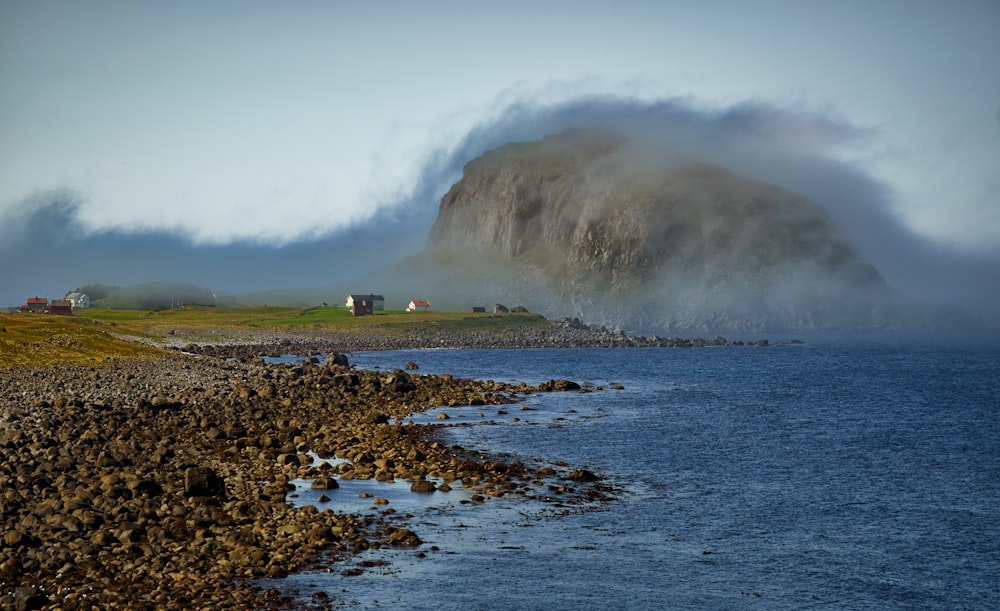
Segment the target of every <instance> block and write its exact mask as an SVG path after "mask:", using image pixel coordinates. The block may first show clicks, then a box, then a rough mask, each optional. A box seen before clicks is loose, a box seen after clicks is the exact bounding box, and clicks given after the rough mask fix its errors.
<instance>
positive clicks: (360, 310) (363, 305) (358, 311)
mask: <svg viewBox="0 0 1000 611" xmlns="http://www.w3.org/2000/svg"><path fill="white" fill-rule="evenodd" d="M347 307H349V308H350V309H351V314H352V315H353V316H370V315H371V314H374V313H375V312H377V311H380V310H385V297H383V296H382V295H375V294H368V295H348V296H347Z"/></svg>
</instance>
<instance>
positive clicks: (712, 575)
mask: <svg viewBox="0 0 1000 611" xmlns="http://www.w3.org/2000/svg"><path fill="white" fill-rule="evenodd" d="M351 361H352V363H353V364H355V365H357V366H358V367H361V368H373V369H374V368H381V369H387V370H391V369H395V368H402V367H403V366H404V364H405V363H406V362H408V361H414V362H416V363H417V364H418V365H419V367H420V369H419V370H418V371H417V372H416V373H450V374H452V375H455V376H459V377H471V378H479V379H495V380H500V381H510V382H520V381H525V382H528V383H530V384H538V383H540V382H543V381H546V380H549V379H553V378H567V379H571V380H574V381H577V382H580V383H583V384H589V385H590V386H592V387H594V388H597V387H601V388H603V390H593V391H592V392H584V393H580V392H568V393H545V394H539V395H533V396H530V397H524V398H522V399H521V403H519V404H516V405H515V406H512V407H511V408H510V409H504V410H503V411H505V412H506V413H501V411H500V410H498V409H497V408H496V407H488V406H479V407H476V408H466V409H464V410H463V409H456V408H439V409H435V410H432V411H431V412H428V413H427V414H426V415H424V416H414V417H413V418H411V419H410V420H414V421H415V422H421V421H422V422H431V421H435V418H434V417H435V415H436V414H437V413H438V412H440V411H445V412H446V413H449V415H450V416H451V417H450V418H449V419H448V420H447V421H446V422H448V423H449V424H453V425H454V426H451V427H449V428H447V429H444V430H443V431H442V436H443V437H444V439H445V440H446V441H447V442H448V443H451V444H460V445H462V446H465V447H469V448H474V449H477V450H481V451H487V452H492V453H496V454H503V455H506V456H507V457H508V458H509V459H511V460H513V459H520V460H524V461H526V462H529V463H531V464H544V463H545V462H560V463H566V464H569V465H573V466H579V467H585V468H588V469H590V470H592V471H594V472H596V473H599V474H600V475H601V476H603V477H605V478H607V481H608V482H610V483H611V484H612V485H613V486H614V487H615V488H616V489H617V492H616V494H615V497H616V498H615V500H613V501H611V502H610V503H606V504H600V505H594V506H589V507H571V508H555V507H551V506H547V505H545V504H544V503H541V502H537V501H527V500H524V499H519V498H515V497H504V498H500V499H490V500H488V501H487V502H486V503H485V504H483V505H472V504H468V503H462V502H461V500H463V499H464V498H466V497H463V496H462V491H461V490H459V491H457V493H458V494H457V495H456V496H449V495H453V494H455V493H434V494H433V495H431V496H430V498H428V497H422V498H421V500H420V501H419V502H417V503H410V504H407V500H406V499H407V498H408V497H409V495H407V494H399V495H396V496H394V497H393V501H392V502H391V504H393V505H394V509H395V510H396V511H397V512H398V515H400V516H401V517H400V518H399V519H400V520H401V522H403V523H405V524H406V525H407V526H408V527H409V528H411V529H412V530H414V531H416V532H417V533H418V534H419V536H420V537H421V538H422V539H423V540H424V544H423V545H422V546H421V547H420V548H418V549H417V550H386V549H382V550H378V551H374V552H369V553H368V554H367V555H366V556H364V557H365V558H367V559H372V558H378V559H380V560H383V561H384V562H385V563H386V564H385V566H381V567H374V568H369V569H367V570H365V571H363V572H362V574H361V575H359V576H351V577H348V576H343V575H341V571H342V570H343V569H346V568H350V567H352V566H354V563H356V562H357V561H358V559H357V558H353V559H349V560H346V561H344V562H343V563H340V564H337V565H334V566H333V567H331V568H332V570H330V572H306V573H302V574H298V575H294V576H292V577H290V578H288V579H287V580H284V581H283V583H282V584H281V587H282V588H283V589H285V590H286V591H289V592H294V593H297V594H298V595H300V596H301V597H302V598H301V600H302V601H303V604H305V603H306V602H307V601H308V600H309V599H310V596H312V595H313V594H315V593H316V592H320V591H322V592H325V593H327V594H328V595H329V596H330V597H331V599H332V600H333V601H334V603H335V605H336V606H342V607H343V608H385V609H398V608H413V609H432V608H433V609H597V608H602V609H639V608H643V609H649V608H684V609H733V608H747V609H789V608H795V609H808V608H824V609H826V608H851V609H861V608H873V609H874V608H878V609H885V608H899V609H915V608H916V609H924V608H925V609H996V608H1000V413H998V410H1000V342H998V341H992V340H989V339H986V340H983V339H978V340H976V339H961V340H959V339H944V338H934V339H929V340H914V339H905V340H904V339H898V338H896V339H881V340H877V339H865V340H857V339H855V340H851V341H847V340H825V341H824V340H816V341H807V342H806V343H805V344H786V345H771V346H768V347H713V348H697V349H669V348H668V349H646V348H631V349H629V348H625V349H534V350H415V351H393V352H366V353H356V354H354V355H352V356H351ZM616 384H617V385H621V386H622V387H623V388H622V389H619V390H615V389H612V386H613V385H616ZM518 405H520V406H521V407H524V408H526V409H523V410H519V409H518ZM437 422H440V421H437ZM370 484H372V485H381V484H376V483H374V482H371V483H370ZM387 486H392V485H391V484H389V485H387ZM396 486H401V484H396ZM374 494H376V495H377V494H379V491H377V490H376V491H374ZM331 496H332V495H331ZM347 496H351V494H350V493H345V495H343V497H344V498H343V499H342V500H343V503H344V506H343V508H344V509H346V510H350V511H358V510H361V511H364V510H365V509H366V508H364V507H359V506H358V503H357V501H356V500H355V501H353V504H352V501H350V500H349V499H347ZM353 496H355V497H356V496H357V495H353ZM303 502H308V500H307V501H303ZM338 502H340V501H339V500H338V499H337V498H334V499H332V501H331V503H332V504H333V507H332V508H335V509H340V508H341V507H340V506H339V505H337V503H338ZM367 509H370V510H372V511H374V510H375V508H374V507H369V508H367ZM405 515H410V516H412V517H410V518H405V517H402V516H405ZM418 552H423V553H422V554H418ZM379 564H381V563H379ZM355 572H356V571H355Z"/></svg>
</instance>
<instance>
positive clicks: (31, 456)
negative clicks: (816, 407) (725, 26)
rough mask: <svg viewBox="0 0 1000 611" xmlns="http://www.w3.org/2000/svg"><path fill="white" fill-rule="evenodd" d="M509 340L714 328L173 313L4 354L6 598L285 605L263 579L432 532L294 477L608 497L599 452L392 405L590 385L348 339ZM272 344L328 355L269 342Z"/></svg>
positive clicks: (0, 435)
mask: <svg viewBox="0 0 1000 611" xmlns="http://www.w3.org/2000/svg"><path fill="white" fill-rule="evenodd" d="M181 337H184V338H185V339H183V340H181V339H179V338H181ZM724 341H725V340H721V338H720V339H719V340H716V343H718V342H724ZM501 342H505V344H504V345H506V346H509V347H543V346H550V345H577V344H580V343H585V344H587V345H595V346H596V345H661V344H662V343H663V342H676V344H669V345H701V344H708V343H711V342H701V343H699V342H695V343H691V342H686V341H682V340H661V339H660V338H629V337H628V336H625V335H624V334H621V333H615V332H610V331H607V330H600V329H592V328H588V327H585V326H583V325H579V324H578V323H576V322H575V321H568V322H566V323H565V324H563V325H562V326H561V328H560V329H556V330H551V331H544V332H534V334H531V333H529V334H528V335H525V336H524V337H517V336H507V337H500V336H497V337H493V336H489V335H488V334H487V335H484V336H477V335H465V336H463V335H462V334H460V333H444V334H436V335H435V334H434V332H433V331H426V332H424V331H422V332H419V333H415V334H411V335H409V336H395V337H389V336H384V337H380V336H377V335H367V336H366V335H361V334H336V333H328V334H319V335H307V334H280V333H271V334H258V335H253V336H246V335H244V336H243V338H242V339H241V340H240V341H233V342H230V343H206V342H197V341H190V334H186V333H184V332H169V333H167V334H166V336H165V343H166V346H167V348H166V349H164V350H163V351H162V354H161V355H160V356H158V357H157V358H153V359H108V360H107V361H106V362H105V363H104V364H103V365H99V366H68V365H67V366H54V367H13V368H4V369H0V490H2V493H0V520H2V521H0V530H2V531H3V538H2V540H0V608H15V609H41V608H53V609H55V608H58V609H114V608H122V609H124V608H177V609H181V608H202V609H209V608H234V607H236V608H281V607H283V606H287V605H288V604H290V602H291V601H290V599H288V598H286V597H285V596H283V595H282V594H281V593H280V592H278V591H276V590H273V589H263V588H261V587H258V586H257V585H255V581H254V578H257V577H283V576H285V575H288V574H289V573H290V572H294V571H296V570H300V569H303V568H306V567H316V566H322V565H323V563H324V562H327V563H328V562H330V561H331V560H333V559H336V558H343V557H344V556H345V555H347V554H351V553H356V552H358V551H362V550H366V549H371V548H373V547H379V546H404V547H412V548H414V549H415V550H418V551H416V552H415V553H419V546H420V545H421V541H420V538H419V533H418V532H412V531H410V530H408V529H407V528H405V526H404V525H402V524H401V523H400V522H398V521H397V520H395V519H394V517H393V515H392V512H391V511H387V512H384V513H382V514H377V515H375V516H372V515H364V516H362V515H352V514H350V513H343V512H340V511H335V510H329V509H324V510H318V509H317V508H316V507H313V506H305V507H298V508H296V507H293V506H292V505H291V504H289V503H288V502H287V498H286V496H287V494H288V492H289V491H290V490H293V489H294V486H292V485H291V484H290V482H291V480H294V479H300V478H307V479H311V480H313V484H312V486H313V487H314V488H321V489H324V490H329V491H330V492H329V493H328V494H329V496H331V497H335V495H336V488H338V484H337V480H338V479H347V478H355V479H376V480H379V481H396V482H399V483H401V484H408V485H409V486H411V487H412V490H413V493H414V494H420V493H421V491H432V490H434V489H435V488H437V489H439V490H441V491H442V492H444V491H446V490H447V489H448V485H447V483H448V482H455V481H457V480H460V481H461V483H462V486H463V487H464V488H465V489H467V490H469V491H471V492H473V495H472V497H471V502H474V503H482V502H488V500H489V498H491V497H496V496H503V495H517V494H522V495H533V494H535V493H536V492H537V491H538V490H542V489H545V490H546V491H551V490H557V491H559V493H560V494H562V495H563V497H562V498H561V501H562V502H566V503H573V502H574V499H578V500H582V499H589V500H593V499H595V498H597V499H599V498H603V497H604V495H606V494H607V492H608V490H607V488H606V487H605V486H604V485H603V484H602V482H600V481H599V480H597V479H596V478H595V477H594V476H593V474H591V473H590V472H588V471H586V470H583V469H580V468H575V467H572V466H567V465H544V466H538V465H534V466H532V467H528V466H526V465H524V464H522V463H521V462H519V461H517V460H513V461H511V460H501V459H498V458H497V457H492V456H483V455H479V454H477V453H474V452H471V451H468V450H465V449H463V448H460V447H457V446H452V447H446V446H445V445H444V444H442V443H440V442H439V441H437V440H436V439H435V437H434V434H433V430H434V428H435V427H434V426H433V425H424V426H418V425H409V424H408V425H403V424H399V423H394V422H396V420H395V419H400V418H402V417H404V416H406V415H408V414H411V413H413V412H416V411H422V410H427V409H430V408H433V407H435V406H448V405H492V404H505V403H511V402H514V401H515V400H516V397H517V396H518V395H519V394H522V393H529V392H549V391H560V390H563V391H571V390H576V389H578V388H579V386H578V385H577V384H575V383H573V382H569V381H566V380H552V381H550V382H547V383H544V384H541V385H539V386H537V387H531V386H527V385H525V384H520V385H517V386H513V385H506V384H499V383H495V382H491V381H474V380H466V379H457V378H453V377H452V376H449V375H422V374H420V373H419V370H418V365H417V364H413V367H412V368H411V370H410V371H403V370H396V371H365V370H359V369H357V368H354V367H352V366H351V365H350V362H349V357H348V356H347V355H345V354H343V352H346V351H350V350H361V349H387V348H401V347H439V346H440V347H463V346H480V347H485V346H491V347H496V346H497V345H500V343H501ZM727 343H728V342H727ZM664 345H668V344H664ZM275 354H312V355H322V356H313V357H311V358H308V359H305V361H304V362H302V363H297V364H291V363H277V364H269V363H268V362H266V361H265V360H264V359H263V358H261V357H263V356H267V355H275ZM314 455H318V456H319V457H321V458H334V457H336V458H340V459H343V460H342V461H338V464H337V465H336V466H331V465H330V464H328V463H322V462H319V463H317V462H315V461H314V459H313V456H314ZM431 480H433V481H431ZM435 482H437V483H435ZM546 494H550V492H546Z"/></svg>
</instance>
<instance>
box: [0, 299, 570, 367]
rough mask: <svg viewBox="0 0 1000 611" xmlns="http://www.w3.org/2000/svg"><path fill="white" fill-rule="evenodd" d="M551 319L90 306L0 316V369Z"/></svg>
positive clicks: (495, 330) (506, 326)
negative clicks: (167, 348) (172, 349)
mask: <svg viewBox="0 0 1000 611" xmlns="http://www.w3.org/2000/svg"><path fill="white" fill-rule="evenodd" d="M556 326H557V324H556V323H554V322H552V321H549V320H547V319H545V318H544V317H542V316H539V315H537V314H527V313H515V314H488V313H467V312H404V311H387V312H378V313H376V314H375V315H373V316H363V317H357V318H355V317H353V316H351V314H350V311H348V310H347V309H346V308H336V307H316V308H307V309H297V308H283V307H277V308H276V307H259V308H212V307H202V306H186V307H183V308H177V309H173V310H150V311H145V310H103V309H91V310H84V311H83V312H79V313H77V314H76V315H74V316H50V315H44V314H0V366H7V367H10V366H18V365H55V364H69V365H96V364H99V363H101V362H103V361H104V360H106V359H109V358H130V357H150V356H155V355H156V354H157V353H158V350H157V348H156V345H157V344H162V345H166V344H168V343H172V344H176V343H178V342H199V343H219V344H226V343H240V342H246V341H253V338H255V337H258V336H259V334H261V333H268V334H288V335H293V336H303V335H330V334H333V335H337V334H349V335H352V336H355V337H357V336H372V337H397V336H405V335H409V334H412V333H414V332H427V333H444V334H448V335H456V334H458V335H463V334H477V333H489V334H504V333H516V332H518V331H527V330H544V329H550V328H554V327H556Z"/></svg>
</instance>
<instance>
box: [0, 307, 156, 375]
mask: <svg viewBox="0 0 1000 611" xmlns="http://www.w3.org/2000/svg"><path fill="white" fill-rule="evenodd" d="M115 331H116V330H115V328H114V327H113V326H111V325H108V324H102V323H100V322H97V321H94V320H90V319H87V318H81V317H76V316H48V315H44V314H0V367H15V366H19V365H55V364H73V365H99V364H101V363H104V362H105V361H106V360H107V359H115V358H149V357H152V356H156V355H158V354H159V353H160V350H159V349H157V348H154V347H152V346H149V345H146V344H142V343H138V342H132V341H128V340H125V339H121V338H119V337H116V336H115V334H113V333H114V332H115Z"/></svg>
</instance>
